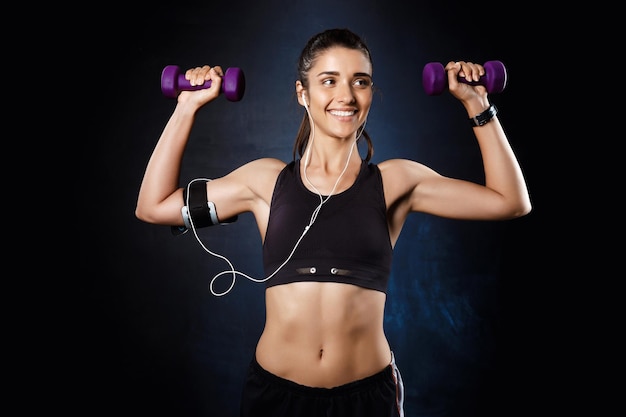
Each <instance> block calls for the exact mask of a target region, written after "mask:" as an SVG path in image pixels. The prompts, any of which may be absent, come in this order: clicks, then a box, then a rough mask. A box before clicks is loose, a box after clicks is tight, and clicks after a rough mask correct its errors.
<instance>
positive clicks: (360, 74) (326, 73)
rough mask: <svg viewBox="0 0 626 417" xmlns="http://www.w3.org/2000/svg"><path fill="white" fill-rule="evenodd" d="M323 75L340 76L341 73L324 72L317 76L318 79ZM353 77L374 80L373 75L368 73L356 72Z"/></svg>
mask: <svg viewBox="0 0 626 417" xmlns="http://www.w3.org/2000/svg"><path fill="white" fill-rule="evenodd" d="M321 75H339V72H338V71H322V72H320V73H319V74H317V76H318V77H319V76H321ZM353 76H355V77H369V78H372V76H371V74H368V73H367V72H355V73H354V74H353Z"/></svg>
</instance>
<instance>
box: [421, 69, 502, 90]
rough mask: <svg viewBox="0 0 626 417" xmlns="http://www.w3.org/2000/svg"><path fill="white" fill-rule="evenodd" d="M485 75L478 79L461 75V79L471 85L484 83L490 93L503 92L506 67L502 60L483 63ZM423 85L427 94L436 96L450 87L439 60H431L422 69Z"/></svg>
mask: <svg viewBox="0 0 626 417" xmlns="http://www.w3.org/2000/svg"><path fill="white" fill-rule="evenodd" d="M483 67H485V75H483V76H482V77H480V79H479V80H478V81H468V80H467V79H465V78H462V77H459V81H460V82H462V83H465V84H469V85H482V86H484V87H485V88H486V89H487V92H488V93H501V92H502V91H503V90H504V87H506V81H507V77H506V68H505V67H504V64H503V63H502V62H500V61H487V62H485V63H484V64H483ZM422 85H423V86H424V90H426V94H428V95H429V96H436V95H439V94H441V93H443V91H444V90H445V89H446V88H447V87H448V78H447V76H446V70H445V69H444V66H443V65H442V64H440V63H439V62H429V63H428V64H426V65H425V66H424V71H422Z"/></svg>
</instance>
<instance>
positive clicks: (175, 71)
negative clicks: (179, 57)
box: [161, 65, 246, 101]
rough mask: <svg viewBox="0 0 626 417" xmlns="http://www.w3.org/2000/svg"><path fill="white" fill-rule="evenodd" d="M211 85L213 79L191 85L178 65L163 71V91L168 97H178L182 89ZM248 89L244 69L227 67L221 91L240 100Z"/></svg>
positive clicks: (198, 88)
mask: <svg viewBox="0 0 626 417" xmlns="http://www.w3.org/2000/svg"><path fill="white" fill-rule="evenodd" d="M209 87H211V80H207V81H205V82H204V84H201V85H191V83H190V82H189V80H187V79H186V78H185V74H184V73H181V71H180V68H179V67H178V66H177V65H168V66H166V67H165V68H163V72H162V73H161V91H162V92H163V95H164V96H165V97H168V98H176V97H178V94H179V93H180V92H181V91H196V90H202V89H205V88H209ZM245 89H246V79H245V77H244V74H243V71H242V70H241V69H240V68H237V67H231V68H227V69H226V72H224V77H222V86H221V88H220V93H223V94H224V96H225V97H226V99H227V100H229V101H239V100H241V99H242V98H243V94H244V92H245Z"/></svg>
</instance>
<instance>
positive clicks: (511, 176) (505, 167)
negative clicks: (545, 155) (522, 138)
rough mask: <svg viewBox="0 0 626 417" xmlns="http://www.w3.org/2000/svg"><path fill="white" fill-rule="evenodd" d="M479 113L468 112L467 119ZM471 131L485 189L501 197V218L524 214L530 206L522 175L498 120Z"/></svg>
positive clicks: (496, 118) (492, 120)
mask: <svg viewBox="0 0 626 417" xmlns="http://www.w3.org/2000/svg"><path fill="white" fill-rule="evenodd" d="M487 107H488V105H487V106H484V108H487ZM482 110H484V109H482ZM482 110H479V111H478V112H480V111H482ZM471 112H475V113H473V114H472V113H471ZM478 112H476V110H475V109H472V110H468V114H469V115H470V117H472V116H475V115H476V114H478ZM473 130H474V134H475V135H476V139H477V141H478V144H479V147H480V151H481V154H482V159H483V167H484V173H485V186H486V187H487V188H489V189H491V190H493V191H495V192H496V193H498V194H499V195H500V196H501V201H502V207H501V210H502V213H503V216H504V217H519V216H522V215H524V214H527V213H528V212H529V211H530V209H531V203H530V197H529V195H528V189H527V186H526V182H525V180H524V175H523V173H522V170H521V167H520V165H519V162H518V160H517V158H516V156H515V153H514V152H513V149H512V147H511V145H510V143H509V141H508V138H507V136H506V133H505V132H504V129H503V128H502V125H501V124H500V120H499V119H498V117H497V116H494V117H493V118H492V119H491V120H490V121H489V122H487V123H486V124H484V125H483V126H476V127H473Z"/></svg>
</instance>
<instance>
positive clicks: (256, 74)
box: [75, 0, 542, 417]
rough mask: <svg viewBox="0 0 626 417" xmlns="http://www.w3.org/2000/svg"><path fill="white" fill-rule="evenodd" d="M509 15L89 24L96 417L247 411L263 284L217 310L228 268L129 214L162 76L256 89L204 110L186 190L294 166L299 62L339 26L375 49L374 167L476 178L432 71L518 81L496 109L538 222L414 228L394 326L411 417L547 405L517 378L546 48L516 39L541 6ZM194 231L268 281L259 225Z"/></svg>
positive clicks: (526, 348)
mask: <svg viewBox="0 0 626 417" xmlns="http://www.w3.org/2000/svg"><path fill="white" fill-rule="evenodd" d="M496 6H497V5H495V4H492V5H485V4H484V3H482V4H481V5H480V6H476V7H477V8H478V10H477V9H473V8H472V4H471V3H467V2H465V3H462V2H460V1H456V2H440V1H431V2H420V1H418V2H393V1H385V2H377V1H370V0H361V1H327V0H320V1H315V2H304V1H297V0H296V1H266V2H253V1H244V2H220V3H206V4H202V5H199V6H198V5H189V6H187V7H185V5H184V4H177V5H174V4H170V5H165V6H154V5H151V6H150V7H149V9H148V10H138V11H129V10H126V9H123V8H110V9H104V10H101V11H100V14H99V17H100V21H101V22H102V23H100V24H97V25H95V26H94V25H92V23H91V22H89V23H88V22H82V23H81V25H84V26H81V30H83V33H87V34H92V35H93V36H91V37H89V39H90V44H91V46H90V47H89V53H88V54H87V55H86V57H87V59H86V61H87V62H90V63H92V64H95V65H98V66H99V68H100V69H99V71H100V72H99V73H98V72H96V73H94V72H93V71H90V72H87V71H86V72H85V73H84V74H82V75H81V76H79V78H80V77H85V78H86V79H92V78H97V79H98V94H97V96H96V97H94V102H92V103H90V104H89V105H86V106H85V108H84V109H83V110H84V111H85V112H86V114H85V116H84V117H83V121H84V122H85V126H86V127H85V129H84V132H83V133H84V136H83V137H84V140H83V141H82V142H81V143H80V144H79V145H78V148H79V149H78V150H79V152H80V153H81V158H80V170H81V173H82V174H81V176H80V181H83V182H84V184H81V185H80V189H81V190H88V192H85V194H87V193H88V196H87V195H85V196H83V198H89V199H90V201H95V204H94V205H93V208H92V209H90V212H89V213H88V214H89V219H90V221H89V223H88V224H89V225H90V226H89V228H88V230H85V231H84V234H81V235H80V237H78V238H77V240H78V241H79V242H78V243H79V246H81V248H80V250H81V261H80V265H81V268H82V271H83V272H84V275H85V277H89V278H88V279H87V278H86V279H85V281H83V282H82V283H81V289H82V290H83V291H82V293H83V294H84V295H83V296H81V299H80V301H81V302H82V304H83V306H82V307H83V309H82V310H80V311H81V313H80V314H78V315H77V317H75V319H76V335H77V336H78V338H77V339H78V342H77V343H78V345H77V348H76V351H77V354H76V358H77V359H78V361H77V362H79V363H81V364H84V367H83V366H81V371H82V376H81V380H82V381H85V384H84V387H85V392H84V393H82V394H81V396H80V398H82V399H83V401H82V402H84V408H85V415H93V416H95V415H146V416H147V415H153V416H155V415H157V416H160V415H168V416H189V417H194V416H223V417H234V416H236V415H237V412H238V398H239V391H240V386H241V384H242V381H243V377H244V373H245V370H246V367H247V365H248V362H249V360H250V358H251V357H252V355H253V352H254V347H255V343H256V340H257V338H258V336H259V335H260V332H261V330H262V327H263V320H264V305H263V285H262V284H257V283H253V282H251V281H249V280H246V279H245V278H243V277H238V278H237V280H236V284H235V286H234V288H233V290H232V291H231V292H230V293H229V294H228V295H226V296H223V297H215V296H213V295H211V293H210V292H209V289H208V286H209V283H210V281H211V278H212V277H213V276H214V275H215V274H218V273H219V272H221V271H223V270H225V269H228V268H229V266H228V264H227V263H226V262H225V261H224V260H222V259H220V258H217V257H214V256H212V255H211V254H209V253H207V251H205V250H204V249H203V248H202V247H201V245H200V244H199V243H198V242H197V241H196V240H195V239H194V236H193V235H192V234H190V233H188V234H186V235H183V236H178V237H174V236H172V234H171V233H170V230H169V228H168V227H161V226H154V225H148V224H144V223H142V222H139V221H138V220H137V219H136V218H135V217H134V208H135V201H136V197H137V192H138V189H139V185H140V182H141V179H142V175H143V171H144V169H145V166H146V163H147V161H148V158H149V156H150V153H151V151H152V149H153V147H154V145H155V143H156V141H157V139H158V137H159V134H160V132H161V130H162V128H163V127H164V125H165V123H166V121H167V118H168V117H169V115H170V113H171V111H172V110H173V107H174V100H172V99H167V98H165V97H163V95H162V94H161V91H160V75H161V70H162V69H163V67H164V66H166V65H169V64H176V65H180V66H181V68H187V67H190V66H196V65H202V64H210V65H216V64H219V65H221V66H223V67H224V68H227V67H233V66H234V67H240V68H242V69H243V70H244V73H245V76H246V86H247V87H246V93H245V96H244V99H243V100H242V101H241V102H237V103H232V102H229V101H227V100H225V99H224V98H220V99H219V100H217V101H216V102H214V103H211V104H210V105H209V106H207V108H205V109H203V110H202V111H201V112H200V113H199V115H198V120H197V123H196V126H195V128H194V131H193V133H192V138H191V140H190V143H189V146H188V149H187V153H186V155H185V160H184V168H183V172H182V175H181V185H182V184H186V182H187V181H189V180H191V179H192V178H196V177H208V178H214V177H217V176H220V175H223V174H225V173H226V172H228V171H230V170H231V169H233V168H235V167H236V166H238V165H240V164H242V163H244V162H247V161H249V160H251V159H255V158H258V157H264V156H275V157H278V158H281V159H283V160H285V161H289V160H290V159H291V151H292V145H293V139H294V138H295V133H296V131H297V127H298V125H299V122H300V119H301V117H302V113H303V109H302V108H301V107H300V106H298V104H297V102H296V99H295V95H294V82H295V64H296V60H297V57H298V54H299V52H300V50H301V48H302V47H303V45H304V43H305V42H306V40H307V39H308V38H309V37H310V36H311V35H313V34H314V33H316V32H318V31H321V30H323V29H326V28H329V27H349V28H351V29H353V30H354V31H356V32H357V33H359V34H360V35H362V36H363V37H364V38H365V40H366V41H367V42H368V44H369V46H370V49H371V52H372V55H373V60H374V80H375V84H376V86H377V89H378V93H377V96H376V98H375V100H374V104H373V106H372V110H371V113H370V117H369V120H368V125H367V130H368V132H369V133H370V135H371V136H372V137H373V140H374V145H375V155H374V162H380V161H382V160H385V159H388V158H394V157H405V158H410V159H415V160H417V161H420V162H423V163H425V164H427V165H429V166H431V167H433V168H435V169H436V170H438V171H440V172H441V173H443V174H446V175H451V176H458V177H462V178H469V179H472V180H476V181H481V179H482V170H481V162H480V155H479V153H478V149H477V145H476V142H475V140H474V138H473V136H472V131H471V128H470V127H469V126H468V124H467V120H466V119H467V117H466V114H465V112H464V110H463V108H462V106H461V105H460V103H458V102H457V101H456V100H454V99H453V98H452V97H451V96H449V95H447V94H444V95H442V96H437V97H430V96H427V95H426V94H424V91H423V88H422V85H421V71H422V68H423V66H424V65H425V64H426V63H427V62H430V61H440V62H443V63H445V62H447V61H448V60H461V59H463V60H468V61H476V62H485V61H487V60H493V59H498V60H501V61H503V62H504V63H505V65H506V66H507V68H508V71H509V84H508V86H507V89H506V90H505V92H504V93H502V94H499V95H492V97H491V99H492V102H493V103H495V104H496V105H497V106H498V107H499V109H500V114H499V117H500V119H501V120H502V122H503V124H504V126H505V130H506V131H507V133H508V134H509V136H510V140H511V143H512V145H513V148H514V150H515V151H516V153H517V155H518V157H519V159H520V160H521V163H522V166H523V169H524V171H525V174H526V176H527V179H528V182H529V186H530V189H531V194H532V196H533V201H534V203H535V207H536V208H535V212H533V213H532V214H531V215H529V216H527V217H525V218H522V219H517V220H514V221H510V222H493V223H492V222H465V221H450V220H445V219H439V218H434V217H431V216H426V215H419V214H415V215H412V216H411V217H410V219H409V221H408V222H407V224H406V227H405V229H404V231H403V232H402V235H401V237H400V240H399V241H398V243H397V246H396V250H395V260H394V266H393V271H392V277H391V282H390V286H389V298H388V304H387V315H386V321H385V328H386V332H387V335H388V338H389V340H390V342H391V344H392V348H393V350H394V352H395V354H396V358H397V361H398V364H399V366H400V369H401V371H402V373H403V377H404V382H405V387H406V404H405V410H406V415H407V416H410V417H422V416H424V417H431V416H432V417H434V416H437V417H438V416H450V417H470V416H479V415H480V416H485V415H511V414H512V412H513V411H516V412H521V411H524V410H532V409H534V405H535V402H536V401H539V400H540V398H541V393H540V392H535V394H534V397H535V398H532V399H531V398H529V397H528V396H527V393H526V392H525V391H524V390H520V387H519V385H518V384H519V383H518V381H519V380H520V379H522V378H523V377H524V376H526V377H528V376H529V375H530V374H531V373H532V372H533V370H534V367H535V364H534V362H533V361H532V359H531V358H532V355H533V354H534V353H536V352H535V349H536V348H535V347H534V343H533V342H532V341H531V339H532V338H533V336H532V333H533V332H532V330H531V329H530V327H532V322H533V320H534V319H535V318H534V316H533V317H531V314H532V313H530V312H520V311H523V310H522V308H523V307H524V306H526V305H527V303H531V304H532V303H533V297H536V294H534V292H533V291H532V290H531V289H529V288H528V286H527V280H528V278H529V276H530V277H531V278H530V279H535V278H532V275H533V273H534V266H535V263H536V262H537V260H538V256H539V254H538V252H537V250H536V248H534V247H532V246H525V245H523V244H522V243H521V242H523V241H524V240H526V239H527V238H528V237H529V236H532V235H533V233H534V232H535V231H536V230H537V229H538V226H537V223H536V218H537V215H538V214H537V212H539V213H541V205H540V204H539V203H538V202H539V201H540V200H541V192H542V191H541V190H540V184H539V181H538V172H537V170H536V169H535V167H536V164H537V162H538V161H537V160H535V159H533V158H535V156H534V155H535V153H534V152H533V148H537V147H538V146H539V145H538V144H537V143H536V142H535V140H536V139H534V138H533V137H532V136H531V133H532V132H533V131H532V126H529V125H528V119H527V117H526V116H525V115H524V114H525V111H526V109H527V108H526V107H523V106H522V104H521V101H522V100H525V98H526V94H527V92H528V90H529V89H531V88H533V80H532V79H530V78H529V77H527V75H526V71H527V65H528V63H529V62H532V61H533V60H535V59H536V57H535V55H534V54H535V53H536V52H535V50H534V48H533V47H532V42H533V41H532V39H530V38H529V37H525V38H524V39H523V41H522V40H520V36H519V34H520V31H521V30H522V29H525V28H527V27H528V26H529V25H534V27H535V28H539V27H540V25H541V24H542V22H541V19H540V18H538V17H536V16H532V15H531V14H530V12H529V11H528V9H527V6H528V5H527V4H526V5H525V6H524V7H523V8H522V7H519V8H518V7H517V6H516V5H510V6H508V7H507V11H506V12H505V11H504V10H500V9H499V7H496ZM513 15H515V16H516V18H515V19H513V18H512V16H513ZM516 22H517V23H516ZM77 54H78V55H79V56H81V57H83V55H80V53H79V52H77ZM77 71H78V73H79V74H81V73H80V71H81V69H77ZM87 179H88V181H87ZM93 184H98V187H97V188H94V186H93ZM77 187H78V186H77ZM538 206H539V207H538ZM85 215H86V214H85ZM94 218H95V219H96V221H94V220H93V219H94ZM364 226H366V225H364ZM199 236H200V237H201V239H202V242H203V244H204V245H205V246H206V248H208V249H209V250H210V251H212V252H215V253H217V254H220V255H223V256H225V257H227V258H228V259H229V260H230V262H232V264H233V265H234V268H235V269H237V270H239V271H242V272H244V273H246V274H248V275H251V276H252V277H255V278H262V277H263V271H262V269H261V258H260V255H261V251H260V238H259V235H258V231H257V229H256V226H255V224H254V222H253V219H252V217H251V216H247V215H242V216H240V218H239V221H238V222H237V223H235V224H232V225H229V226H224V227H214V228H209V229H203V230H200V231H199ZM94 241H95V242H94ZM96 277H97V278H96ZM229 279H230V278H229V276H226V277H222V278H220V281H218V284H219V285H227V284H228V280H229ZM220 283H221V284H220ZM520 297H522V298H525V301H524V302H523V303H522V302H521V301H520ZM534 305H535V306H537V305H540V300H536V301H535V302H534ZM537 388H538V386H536V387H535V389H537Z"/></svg>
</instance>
